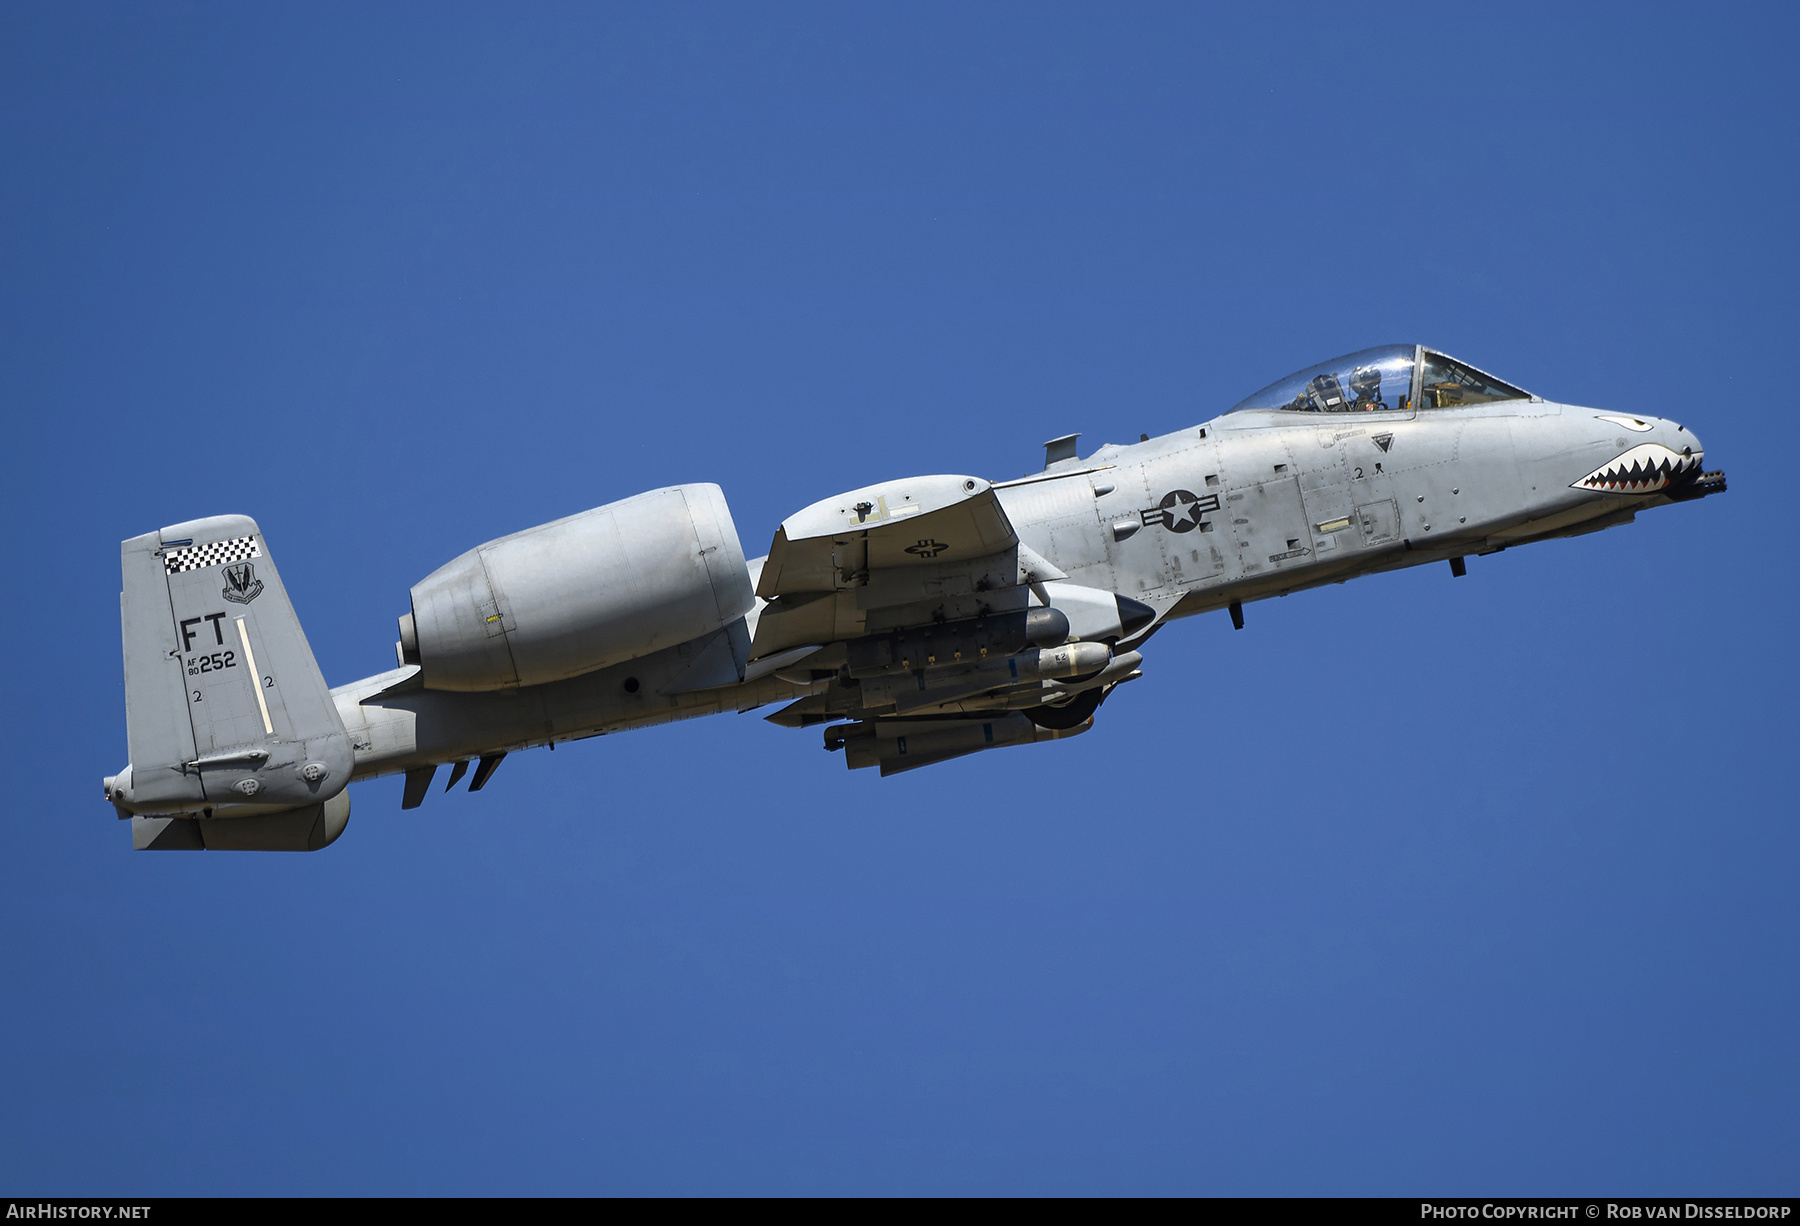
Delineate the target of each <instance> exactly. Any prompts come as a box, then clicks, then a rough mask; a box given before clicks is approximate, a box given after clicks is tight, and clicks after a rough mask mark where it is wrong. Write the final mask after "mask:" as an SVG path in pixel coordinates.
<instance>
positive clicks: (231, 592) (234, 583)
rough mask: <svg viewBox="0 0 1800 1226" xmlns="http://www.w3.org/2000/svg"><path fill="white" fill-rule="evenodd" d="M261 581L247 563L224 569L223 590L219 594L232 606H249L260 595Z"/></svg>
mask: <svg viewBox="0 0 1800 1226" xmlns="http://www.w3.org/2000/svg"><path fill="white" fill-rule="evenodd" d="M262 590H263V585H262V580H261V579H258V578H257V577H256V571H255V570H253V569H252V568H251V566H250V563H248V562H239V563H238V564H237V565H236V566H227V567H226V568H225V590H224V591H222V592H220V593H219V594H220V595H221V596H223V597H225V599H227V600H229V601H231V602H232V603H234V604H249V603H250V602H251V601H252V600H255V599H256V598H257V597H258V596H261V595H262Z"/></svg>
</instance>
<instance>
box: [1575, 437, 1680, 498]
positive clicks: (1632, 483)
mask: <svg viewBox="0 0 1800 1226" xmlns="http://www.w3.org/2000/svg"><path fill="white" fill-rule="evenodd" d="M1705 454H1706V453H1705V452H1695V453H1694V454H1692V455H1682V454H1681V453H1680V452H1679V451H1672V450H1670V449H1669V448H1667V447H1664V446H1663V445H1662V444H1661V443H1639V444H1638V445H1637V446H1636V447H1633V448H1632V449H1631V450H1630V451H1627V452H1625V453H1624V454H1623V455H1621V456H1619V457H1618V458H1617V459H1614V460H1611V461H1608V462H1607V463H1606V464H1604V465H1602V466H1601V467H1599V468H1596V469H1595V470H1594V471H1593V472H1591V473H1589V474H1588V475H1587V476H1585V477H1583V478H1582V479H1581V480H1579V481H1576V482H1573V483H1572V484H1571V485H1570V486H1569V488H1570V489H1577V490H1594V491H1596V492H1598V493H1602V494H1654V493H1656V492H1657V491H1659V490H1666V489H1668V488H1669V487H1670V486H1672V485H1676V484H1678V483H1680V482H1681V481H1682V480H1684V479H1685V478H1688V477H1691V476H1693V475H1694V474H1695V473H1698V472H1699V471H1700V461H1701V459H1702V458H1703V457H1704V456H1705Z"/></svg>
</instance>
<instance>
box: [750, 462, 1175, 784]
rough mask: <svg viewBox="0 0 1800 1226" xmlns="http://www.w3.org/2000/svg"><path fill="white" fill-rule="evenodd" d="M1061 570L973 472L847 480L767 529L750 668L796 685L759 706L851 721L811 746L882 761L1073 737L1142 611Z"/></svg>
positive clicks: (1128, 671)
mask: <svg viewBox="0 0 1800 1226" xmlns="http://www.w3.org/2000/svg"><path fill="white" fill-rule="evenodd" d="M1067 580H1068V576H1067V575H1065V574H1064V573H1063V572H1062V571H1060V570H1058V569H1057V568H1056V567H1055V566H1053V565H1052V564H1051V563H1050V562H1048V561H1047V560H1046V559H1044V558H1043V557H1042V556H1041V555H1040V554H1038V553H1037V552H1036V551H1034V550H1033V549H1031V547H1030V546H1028V545H1027V544H1025V543H1024V542H1023V541H1021V540H1020V539H1019V534H1018V532H1017V531H1016V530H1015V529H1014V526H1013V524H1012V523H1011V522H1010V521H1009V520H1008V518H1007V515H1006V511H1005V508H1004V507H1002V505H1001V503H1000V500H999V498H998V497H997V495H996V493H995V490H994V486H993V485H992V484H991V483H989V482H987V481H983V480H981V479H980V478H978V477H968V476H956V475H938V476H926V477H913V478H909V479H906V480H902V481H892V482H886V483H883V484H881V485H874V486H867V487H865V488H863V489H859V490H851V491H849V492H848V493H845V494H841V495H839V496H837V497H836V498H828V499H826V500H824V501H823V502H817V503H814V504H813V505H812V506H810V507H807V508H806V509H805V510H803V511H801V512H799V513H798V514H796V515H794V516H792V517H791V518H789V519H788V520H787V521H786V522H784V523H783V524H782V525H781V528H780V530H779V531H778V532H777V533H776V534H775V540H774V543H773V544H772V545H771V547H770V550H769V556H768V558H767V559H766V560H764V561H763V563H762V567H761V572H760V574H759V575H758V577H757V584H756V594H757V598H758V609H757V611H756V614H755V627H754V637H753V643H752V649H751V657H752V661H753V663H752V665H751V671H752V672H753V673H755V672H758V671H759V670H758V665H757V663H756V662H757V661H761V662H764V668H766V669H767V670H768V671H774V672H776V673H777V675H778V676H780V677H781V678H782V679H783V680H786V681H789V682H791V683H792V684H794V685H796V686H801V687H804V696H803V697H800V698H799V700H798V701H797V702H795V703H793V704H791V705H789V706H788V707H786V708H784V709H783V710H781V711H779V712H777V713H776V714H775V715H772V716H770V717H769V718H770V719H771V720H772V721H774V722H776V723H780V724H784V725H788V726H794V727H798V726H804V725H808V724H816V723H827V722H831V721H835V720H843V719H850V720H852V721H854V722H852V723H850V724H839V725H838V726H836V727H834V728H831V729H829V730H828V731H827V734H826V747H827V748H828V749H840V748H842V749H845V750H846V754H845V757H846V760H847V762H848V764H849V765H850V766H851V767H852V768H855V767H860V766H876V765H879V766H880V768H881V772H882V774H884V775H886V774H892V773H894V772H895V771H899V770H908V769H912V768H913V767H916V766H924V765H929V764H930V763H932V762H940V761H944V760H946V759H948V758H952V757H960V756H962V755H963V754H968V753H976V752H979V751H981V750H983V749H992V748H1000V747H1001V746H1004V745H1017V744H1028V743H1031V742H1034V741H1038V740H1053V739H1056V738H1059V737H1063V736H1073V735H1076V734H1077V733H1080V732H1083V731H1085V730H1086V729H1087V728H1088V727H1089V726H1090V725H1091V720H1092V714H1093V710H1094V708H1096V707H1098V705H1099V703H1100V701H1101V700H1102V699H1103V698H1104V697H1105V695H1106V693H1108V692H1110V690H1111V689H1112V687H1113V686H1115V685H1117V684H1119V683H1120V682H1122V681H1124V680H1129V679H1131V678H1132V677H1135V676H1136V675H1137V672H1136V665H1137V663H1138V662H1139V660H1140V657H1138V656H1137V653H1136V652H1127V653H1124V654H1123V655H1121V656H1119V657H1118V658H1116V659H1115V657H1114V653H1113V649H1112V645H1113V644H1114V643H1116V642H1117V641H1118V639H1119V638H1120V637H1122V636H1123V635H1125V634H1128V633H1129V632H1130V630H1128V629H1127V627H1126V623H1128V622H1129V623H1131V624H1132V625H1131V628H1132V629H1135V628H1137V627H1139V626H1141V625H1143V624H1145V622H1146V621H1147V620H1148V617H1150V616H1153V614H1152V613H1151V611H1150V610H1149V609H1147V608H1146V607H1144V606H1142V605H1138V604H1137V603H1136V602H1135V601H1132V602H1125V603H1121V602H1120V601H1119V599H1118V598H1117V597H1116V596H1115V595H1114V594H1112V593H1107V592H1099V591H1096V590H1093V589H1088V588H1082V587H1078V586H1076V585H1074V584H1070V583H1068V582H1067ZM1126 604H1129V605H1130V606H1131V607H1130V608H1129V609H1128V608H1127V607H1126ZM765 675H766V674H765Z"/></svg>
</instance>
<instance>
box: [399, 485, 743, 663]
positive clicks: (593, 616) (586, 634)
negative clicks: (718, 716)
mask: <svg viewBox="0 0 1800 1226" xmlns="http://www.w3.org/2000/svg"><path fill="white" fill-rule="evenodd" d="M754 603H755V596H754V593H753V592H752V589H751V584H750V572H749V569H748V568H747V567H746V566H745V565H744V549H743V546H742V545H740V544H739V543H738V535H737V527H736V525H735V524H733V523H732V522H731V511H730V509H729V508H728V507H727V506H726V505H725V495H724V493H723V492H722V491H721V490H720V489H719V487H718V486H716V485H680V486H675V487H672V488H670V489H662V490H652V491H651V492H649V493H647V494H639V495H637V496H636V497H635V498H627V499H624V500H623V501H621V502H613V503H608V504H607V505H606V506H603V507H596V508H594V509H593V510H591V511H583V512H582V513H581V514H579V515H571V516H569V517H568V518H567V519H559V520H556V521H554V522H553V523H548V524H543V525H540V526H539V527H536V528H527V529H526V530H525V531H523V532H515V533H513V534H512V535H511V536H503V537H501V538H500V539H499V540H496V541H489V542H488V543H487V544H485V545H483V546H481V547H480V548H478V549H471V550H470V551H469V552H468V553H465V554H463V555H462V556H461V557H459V558H457V559H456V560H455V561H453V562H451V563H449V564H448V565H446V566H442V567H440V568H438V569H437V570H435V571H433V572H432V573H431V574H430V575H428V576H426V578H425V579H424V580H422V581H421V582H420V583H419V584H418V585H417V586H416V587H414V588H413V589H412V612H411V613H409V614H407V615H406V616H405V617H402V618H401V619H400V645H399V654H400V658H401V659H402V661H404V662H407V663H414V664H418V665H419V666H420V667H421V671H422V673H423V681H424V683H425V686H426V688H427V689H434V690H464V691H470V690H501V689H510V688H515V687H518V686H527V685H542V684H543V683H545V682H547V681H560V680H562V679H564V678H566V677H576V676H580V675H581V674H582V673H588V672H592V671H594V670H595V669H597V668H606V667H607V666H608V665H612V664H619V663H622V662H624V661H626V660H635V659H637V658H638V657H640V656H645V655H649V654H650V653H651V652H654V651H661V650H662V649H663V648H665V647H673V646H675V645H676V644H677V643H685V642H687V641H689V640H690V639H696V638H699V637H701V636H702V635H707V634H711V633H712V632H714V631H716V630H718V629H720V628H721V627H724V626H727V625H729V624H730V623H732V622H734V621H736V620H737V619H738V618H740V617H742V616H743V615H744V614H745V613H747V612H749V610H750V608H751V606H752V605H753V604H754Z"/></svg>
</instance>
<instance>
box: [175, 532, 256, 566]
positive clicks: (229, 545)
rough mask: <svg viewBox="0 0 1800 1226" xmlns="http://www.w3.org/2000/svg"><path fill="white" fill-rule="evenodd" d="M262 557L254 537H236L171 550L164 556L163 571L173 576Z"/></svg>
mask: <svg viewBox="0 0 1800 1226" xmlns="http://www.w3.org/2000/svg"><path fill="white" fill-rule="evenodd" d="M262 556H263V555H262V549H261V547H260V546H258V545H257V543H256V538H255V537H254V536H234V537H232V538H231V539H229V540H224V541H209V542H207V543H206V544H204V545H189V546H188V547H187V548H185V549H170V550H168V551H166V552H165V553H164V554H163V570H164V571H166V572H167V573H169V574H171V575H179V574H182V573H184V572H186V571H190V570H205V569H207V568H208V567H211V566H229V565H230V564H231V563H233V562H242V561H245V560H246V559H249V558H260V557H262Z"/></svg>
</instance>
